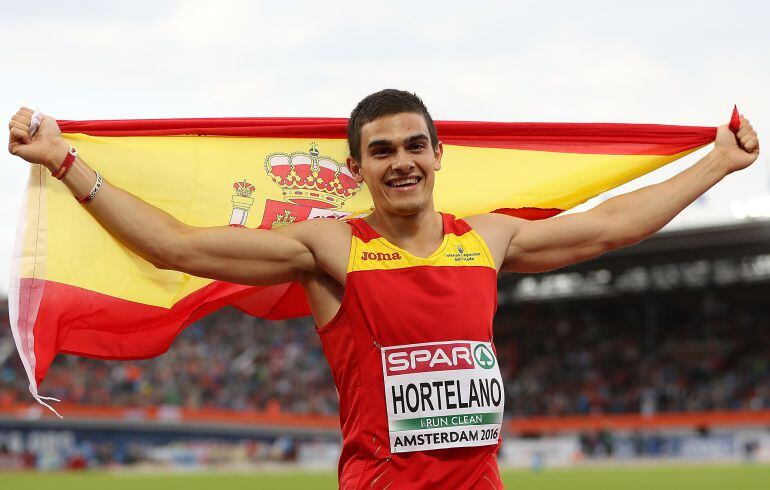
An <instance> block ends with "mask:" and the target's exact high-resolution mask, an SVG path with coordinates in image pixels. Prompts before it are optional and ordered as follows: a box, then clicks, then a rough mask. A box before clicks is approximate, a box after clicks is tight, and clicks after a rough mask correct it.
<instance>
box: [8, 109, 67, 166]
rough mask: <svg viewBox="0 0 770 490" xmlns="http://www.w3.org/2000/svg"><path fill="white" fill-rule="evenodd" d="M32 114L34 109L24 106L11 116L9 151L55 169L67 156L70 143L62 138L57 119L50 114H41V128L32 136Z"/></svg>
mask: <svg viewBox="0 0 770 490" xmlns="http://www.w3.org/2000/svg"><path fill="white" fill-rule="evenodd" d="M32 114H33V111H32V109H30V108H28V107H22V108H21V109H19V110H18V112H16V114H14V116H13V117H12V118H11V121H10V122H9V123H8V129H9V130H10V134H9V137H8V151H9V152H11V153H12V154H14V155H17V156H19V157H21V158H23V159H24V160H26V161H28V162H30V163H37V164H40V165H44V166H45V167H47V168H48V169H49V170H51V171H54V170H55V169H56V168H57V167H58V166H59V164H61V162H62V160H63V159H64V157H65V156H66V154H67V150H68V147H69V145H67V143H66V142H65V141H64V139H63V138H62V136H61V131H60V130H59V125H58V124H56V120H55V119H54V118H52V117H48V116H41V118H42V121H41V123H40V128H39V129H38V130H37V132H36V133H35V135H34V136H30V135H29V128H30V124H31V122H32Z"/></svg>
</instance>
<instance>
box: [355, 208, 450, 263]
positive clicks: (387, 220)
mask: <svg viewBox="0 0 770 490" xmlns="http://www.w3.org/2000/svg"><path fill="white" fill-rule="evenodd" d="M366 221H367V222H368V223H369V225H370V226H372V228H374V229H375V230H377V232H378V233H379V234H381V235H382V236H383V237H385V239H386V240H388V241H390V242H392V243H394V244H395V245H397V246H399V247H401V248H404V249H414V250H415V251H417V252H418V253H420V252H424V251H427V252H428V253H430V252H432V251H433V250H435V248H436V247H437V246H438V244H439V243H441V241H442V240H443V238H444V224H443V221H442V219H441V215H440V214H439V213H437V212H436V211H435V210H434V209H433V206H430V207H429V208H427V209H425V210H423V211H420V212H419V213H417V214H414V215H409V216H399V215H389V214H385V213H381V212H378V211H377V209H376V208H375V210H374V212H373V213H372V214H370V215H369V216H368V217H367V218H366Z"/></svg>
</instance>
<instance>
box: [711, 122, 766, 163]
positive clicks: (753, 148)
mask: <svg viewBox="0 0 770 490" xmlns="http://www.w3.org/2000/svg"><path fill="white" fill-rule="evenodd" d="M715 143H716V144H715V145H714V151H715V152H716V153H718V154H720V155H721V156H723V157H724V159H725V163H726V164H727V166H728V171H729V172H735V171H737V170H742V169H744V168H746V167H748V166H749V165H751V164H752V163H754V161H755V160H756V159H757V157H758V156H759V138H758V136H757V132H756V131H754V127H753V126H752V125H751V123H750V122H749V120H748V119H746V118H743V117H741V125H740V127H739V129H738V132H736V133H735V134H733V132H732V131H730V129H729V128H728V127H727V126H720V127H719V128H718V129H717V139H716V142H715Z"/></svg>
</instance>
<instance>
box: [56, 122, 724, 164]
mask: <svg viewBox="0 0 770 490" xmlns="http://www.w3.org/2000/svg"><path fill="white" fill-rule="evenodd" d="M59 127H60V128H61V130H62V132H64V133H83V134H89V135H92V136H172V135H198V136H241V137H253V138H310V139H312V138H329V139H345V138H347V119H342V118H278V117H273V118H248V117H242V118H217V119H206V118H194V119H116V120H102V121H59ZM436 128H437V130H438V133H439V137H440V138H441V141H443V142H444V143H446V144H450V145H460V146H473V147H484V148H508V149H520V150H536V151H555V152H562V153H583V154H604V155H674V154H677V153H681V152H683V151H687V150H691V149H693V148H698V147H701V146H704V145H707V144H709V143H711V142H712V141H714V139H715V138H716V128H714V127H701V126H668V125H660V124H610V123H521V122H515V123H506V122H474V121H436Z"/></svg>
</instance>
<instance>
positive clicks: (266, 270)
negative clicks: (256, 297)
mask: <svg viewBox="0 0 770 490" xmlns="http://www.w3.org/2000/svg"><path fill="white" fill-rule="evenodd" d="M292 226H294V225H292ZM286 228H290V227H286ZM297 228H299V227H297ZM301 231H302V230H296V229H283V230H281V231H276V230H262V229H249V228H233V227H211V228H198V227H186V228H185V230H184V231H183V232H182V233H181V239H180V241H179V245H178V247H177V248H178V249H177V250H176V251H175V252H174V253H173V257H172V259H171V260H170V263H169V266H168V267H164V268H169V269H175V270H179V271H182V272H186V273H188V274H192V275H195V276H199V277H206V278H210V279H217V280H221V281H228V282H235V283H240V284H249V285H271V284H281V283H285V282H291V281H298V280H300V279H301V278H302V277H303V275H304V274H307V273H310V272H312V271H313V270H315V267H316V264H315V258H314V256H313V253H312V251H311V250H310V248H309V247H308V246H307V245H306V244H305V243H303V241H302V236H301V235H302V234H301Z"/></svg>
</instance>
